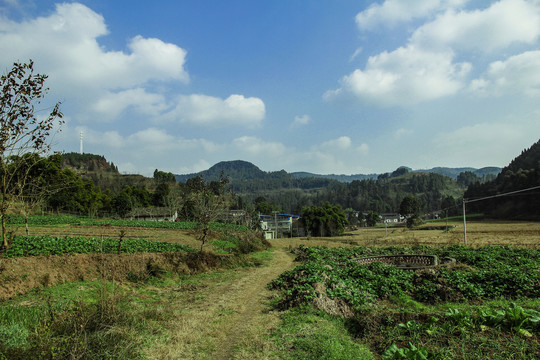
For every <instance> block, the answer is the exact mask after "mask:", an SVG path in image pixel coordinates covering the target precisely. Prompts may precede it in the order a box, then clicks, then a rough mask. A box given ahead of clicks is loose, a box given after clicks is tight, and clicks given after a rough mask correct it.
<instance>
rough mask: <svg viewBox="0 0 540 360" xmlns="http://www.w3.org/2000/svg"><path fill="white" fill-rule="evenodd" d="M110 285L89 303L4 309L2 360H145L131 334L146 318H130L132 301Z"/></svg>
mask: <svg viewBox="0 0 540 360" xmlns="http://www.w3.org/2000/svg"><path fill="white" fill-rule="evenodd" d="M105 285H106V284H102V285H98V286H97V287H96V288H95V289H93V291H92V294H91V295H92V299H90V300H82V299H80V298H73V299H69V300H68V301H65V300H64V301H62V300H61V301H55V302H54V303H53V302H52V301H51V299H50V298H48V299H46V301H38V302H34V303H32V304H30V305H25V306H14V305H12V304H8V305H3V306H0V359H4V358H6V359H10V360H11V359H13V360H18V359H20V360H23V359H72V358H77V359H96V360H97V359H140V358H141V353H140V345H141V343H140V342H139V340H137V339H136V338H135V337H134V336H133V333H132V332H133V330H134V329H137V328H138V329H139V330H140V328H141V326H142V324H143V322H142V321H141V320H142V319H141V318H140V317H134V316H131V315H132V314H131V313H130V309H131V303H130V301H129V300H130V298H128V297H126V296H122V295H121V294H119V293H117V292H115V291H113V290H110V289H109V288H108V287H107V286H105ZM79 293H80V291H77V294H79ZM4 335H5V336H4ZM2 355H3V356H4V357H2Z"/></svg>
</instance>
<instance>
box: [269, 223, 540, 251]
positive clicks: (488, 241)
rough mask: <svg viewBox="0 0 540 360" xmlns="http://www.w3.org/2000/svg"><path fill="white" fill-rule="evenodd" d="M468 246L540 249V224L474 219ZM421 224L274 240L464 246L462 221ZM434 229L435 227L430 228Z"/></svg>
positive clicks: (469, 227) (283, 242)
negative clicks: (446, 228) (411, 228)
mask: <svg viewBox="0 0 540 360" xmlns="http://www.w3.org/2000/svg"><path fill="white" fill-rule="evenodd" d="M466 225H467V246H470V247H473V248H478V247H481V246H486V245H491V246H496V245H499V246H507V245H509V246H514V247H519V248H527V249H540V223H536V222H496V221H489V222H488V221H481V222H478V221H475V222H468V223H467V224H466ZM445 227H446V224H445V223H444V222H439V223H436V224H430V225H424V226H423V227H420V228H419V229H414V230H409V229H407V228H405V227H390V226H389V227H387V228H384V227H375V228H360V229H357V230H354V231H349V232H346V234H345V235H343V236H339V237H331V238H318V237H301V238H290V239H276V240H273V244H274V245H275V246H291V247H298V246H299V245H304V246H319V245H320V246H327V247H339V246H344V247H349V246H416V245H427V246H445V245H458V244H459V245H463V244H464V238H465V236H464V231H463V223H462V222H451V223H448V229H449V230H448V231H446V230H445ZM433 228H437V229H433Z"/></svg>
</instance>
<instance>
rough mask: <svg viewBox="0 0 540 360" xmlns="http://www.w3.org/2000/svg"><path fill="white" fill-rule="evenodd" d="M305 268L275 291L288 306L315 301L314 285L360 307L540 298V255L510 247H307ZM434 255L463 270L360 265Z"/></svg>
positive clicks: (288, 276) (286, 276)
mask: <svg viewBox="0 0 540 360" xmlns="http://www.w3.org/2000/svg"><path fill="white" fill-rule="evenodd" d="M299 251H300V258H301V259H303V260H304V264H302V265H300V266H298V267H296V268H295V269H293V270H291V271H288V272H285V273H283V274H282V275H281V276H280V277H279V278H278V279H276V280H275V281H274V282H273V283H272V287H273V288H276V289H282V290H284V297H283V304H284V305H287V306H288V305H289V304H297V303H302V302H306V301H309V300H310V299H312V298H313V297H314V296H315V290H314V287H313V284H315V283H322V284H324V285H325V288H326V291H327V293H328V295H329V296H330V297H331V298H339V299H342V300H345V301H346V302H347V303H348V304H350V305H352V306H354V307H358V306H361V305H366V304H369V303H372V302H374V301H376V300H378V299H384V298H387V297H388V296H391V295H394V296H397V295H403V294H409V295H411V296H412V297H413V298H414V299H415V300H417V301H421V302H427V303H435V302H440V301H459V300H469V301H471V300H479V299H495V298H499V297H504V298H520V297H528V298H538V297H540V273H539V271H538V269H539V268H540V252H539V251H536V250H527V249H516V248H510V247H485V248H481V249H478V250H475V249H471V248H466V247H463V246H452V247H443V248H428V247H425V246H423V247H416V248H412V249H407V248H398V247H382V248H353V249H344V248H337V249H327V248H322V247H309V248H308V247H301V248H300V250H299ZM403 253H411V254H413V253H414V254H431V255H438V256H439V257H452V258H455V259H456V260H457V262H458V265H457V266H455V267H452V268H447V267H439V268H436V269H429V270H425V271H419V272H414V271H407V270H402V269H398V268H396V267H393V266H387V265H383V264H382V263H380V262H374V263H371V264H367V265H359V264H358V262H357V261H355V259H356V258H359V257H363V256H372V255H392V254H403Z"/></svg>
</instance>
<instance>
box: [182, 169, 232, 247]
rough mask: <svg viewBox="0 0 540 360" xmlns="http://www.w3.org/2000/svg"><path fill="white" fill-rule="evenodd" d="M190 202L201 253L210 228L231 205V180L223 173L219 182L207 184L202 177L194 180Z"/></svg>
mask: <svg viewBox="0 0 540 360" xmlns="http://www.w3.org/2000/svg"><path fill="white" fill-rule="evenodd" d="M194 179H195V180H193V181H192V182H191V183H190V184H191V185H192V186H193V188H192V191H191V194H190V200H191V203H192V206H193V208H192V216H193V219H194V220H195V221H196V222H197V231H198V233H199V240H200V241H201V252H202V251H203V248H204V245H205V243H206V240H207V238H208V235H209V233H210V226H211V225H212V223H213V222H215V221H216V220H217V219H218V217H219V215H221V214H222V213H223V212H224V211H225V210H226V209H227V208H228V205H229V201H230V196H229V194H228V192H227V184H228V183H229V179H228V178H226V177H224V175H223V172H222V173H221V175H220V177H219V180H213V181H211V182H209V183H207V182H205V181H204V179H203V178H202V176H198V177H196V178H194Z"/></svg>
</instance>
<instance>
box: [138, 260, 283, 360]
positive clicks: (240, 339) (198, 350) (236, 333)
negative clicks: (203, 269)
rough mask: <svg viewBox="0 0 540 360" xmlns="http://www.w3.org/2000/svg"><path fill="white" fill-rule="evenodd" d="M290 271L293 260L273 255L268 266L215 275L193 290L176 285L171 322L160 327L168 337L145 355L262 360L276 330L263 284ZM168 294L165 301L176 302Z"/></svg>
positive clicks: (271, 348) (269, 350) (276, 317)
mask: <svg viewBox="0 0 540 360" xmlns="http://www.w3.org/2000/svg"><path fill="white" fill-rule="evenodd" d="M292 265H293V262H292V256H291V255H290V254H287V253H286V252H284V251H275V257H274V259H273V261H272V262H271V265H270V266H263V267H259V268H249V269H245V268H244V269H237V270H235V271H228V272H226V273H221V274H214V275H213V276H210V277H209V278H207V279H202V280H201V281H200V282H198V283H196V284H189V283H188V284H180V287H179V289H178V292H177V294H176V299H174V300H173V299H172V298H171V299H170V300H169V301H167V302H168V303H170V304H176V305H175V306H174V307H171V308H169V309H168V312H170V313H174V316H173V317H172V318H171V319H170V320H169V321H168V322H167V323H166V324H164V327H165V328H166V333H167V334H168V335H167V336H166V337H161V338H159V339H157V340H156V341H155V342H154V343H153V344H152V346H151V347H149V348H148V349H147V351H146V355H147V356H148V357H149V358H151V359H254V358H256V359H265V358H272V353H274V350H275V345H274V344H273V342H272V341H271V340H270V339H269V338H268V335H269V333H270V331H271V330H272V329H274V328H276V327H277V326H278V325H279V321H280V320H279V315H278V313H276V312H274V311H269V310H268V309H269V307H268V305H267V302H268V298H269V297H270V296H271V292H270V291H269V290H268V289H267V288H266V284H267V283H268V282H270V281H271V280H273V279H275V278H276V277H277V276H278V275H279V274H281V273H282V272H283V271H285V270H287V269H289V268H291V267H292ZM171 294H172V293H171V292H169V293H168V295H166V296H168V297H170V296H174V295H171Z"/></svg>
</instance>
